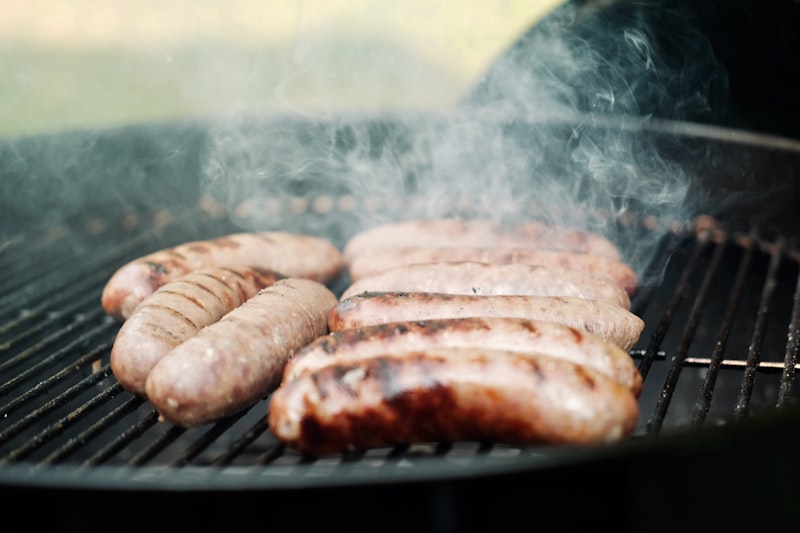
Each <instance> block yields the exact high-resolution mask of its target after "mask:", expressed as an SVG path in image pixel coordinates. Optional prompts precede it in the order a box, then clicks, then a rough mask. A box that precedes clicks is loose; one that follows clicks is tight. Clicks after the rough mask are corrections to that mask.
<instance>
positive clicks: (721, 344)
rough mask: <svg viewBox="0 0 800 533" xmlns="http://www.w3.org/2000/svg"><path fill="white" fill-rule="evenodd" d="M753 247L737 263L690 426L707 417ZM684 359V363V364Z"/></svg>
mask: <svg viewBox="0 0 800 533" xmlns="http://www.w3.org/2000/svg"><path fill="white" fill-rule="evenodd" d="M752 237H753V242H755V235H752ZM754 248H755V247H754V246H748V247H747V248H746V249H745V255H744V257H743V258H742V260H741V261H740V262H739V268H738V269H737V271H736V277H735V279H734V283H733V288H732V290H731V297H730V299H729V300H728V307H727V308H726V309H725V315H724V317H723V319H722V326H721V327H720V331H719V335H718V336H717V340H716V343H715V344H714V352H713V353H712V354H711V359H710V360H709V363H708V371H707V372H706V376H705V379H704V380H703V386H702V388H701V389H700V399H699V400H698V401H697V403H696V404H695V407H694V414H693V415H692V424H694V425H700V424H702V423H703V422H704V421H705V419H706V415H708V411H709V409H710V408H711V398H712V396H713V395H714V385H715V384H716V382H717V376H718V374H719V369H720V368H721V366H722V361H723V355H724V354H725V347H726V346H727V343H728V337H729V335H730V330H731V324H732V323H733V317H734V315H735V314H736V308H737V306H738V305H739V301H740V299H741V297H742V292H743V290H744V286H745V282H746V281H747V272H748V270H749V269H750V263H751V261H752V259H753V254H754ZM686 359H688V358H685V359H684V362H686Z"/></svg>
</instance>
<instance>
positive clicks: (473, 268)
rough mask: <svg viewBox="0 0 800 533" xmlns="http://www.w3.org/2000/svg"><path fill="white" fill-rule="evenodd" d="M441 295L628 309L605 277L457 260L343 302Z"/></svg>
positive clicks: (381, 282) (422, 266)
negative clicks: (560, 300)
mask: <svg viewBox="0 0 800 533" xmlns="http://www.w3.org/2000/svg"><path fill="white" fill-rule="evenodd" d="M389 291H392V292H439V293H446V294H475V295H486V296H489V295H498V294H522V295H535V296H571V297H577V298H588V299H591V300H602V301H606V302H609V303H612V304H615V305H619V306H620V307H623V308H624V309H630V307H631V300H630V296H629V295H628V293H627V292H625V289H623V288H622V287H620V286H619V285H617V284H616V283H615V282H614V281H613V280H611V279H609V278H602V277H599V276H595V275H592V274H589V273H586V272H582V271H580V270H574V269H571V268H560V267H548V266H541V265H525V264H509V265H495V264H491V263H476V262H470V261H461V262H453V263H417V264H411V265H403V266H399V267H395V268H391V269H389V270H385V271H383V272H379V273H378V274H375V275H372V276H369V277H367V278H361V279H360V280H358V281H355V282H353V283H352V284H351V285H350V286H349V287H348V288H347V289H346V290H345V291H344V292H343V293H342V296H341V299H345V298H349V297H350V296H354V295H356V294H359V293H362V292H389Z"/></svg>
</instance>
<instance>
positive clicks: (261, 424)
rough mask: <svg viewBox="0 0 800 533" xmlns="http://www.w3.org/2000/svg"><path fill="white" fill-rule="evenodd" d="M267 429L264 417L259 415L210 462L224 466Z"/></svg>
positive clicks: (267, 424)
mask: <svg viewBox="0 0 800 533" xmlns="http://www.w3.org/2000/svg"><path fill="white" fill-rule="evenodd" d="M268 429H269V423H268V422H267V418H266V417H261V418H259V419H258V420H256V422H255V424H253V425H252V426H251V427H250V428H249V429H248V430H247V431H246V432H245V433H244V434H243V435H242V436H241V437H239V439H237V440H236V442H234V443H233V444H232V445H231V446H230V447H229V448H228V449H227V450H226V451H225V453H223V454H221V455H220V456H219V457H217V458H216V459H215V460H214V461H213V462H212V463H211V464H212V465H213V466H224V465H227V464H229V463H230V462H231V461H233V460H234V459H235V458H236V457H237V456H239V454H241V453H242V451H244V450H245V448H247V447H248V446H249V445H250V444H252V443H253V442H254V441H255V440H256V439H257V438H258V437H260V436H261V435H263V434H264V432H266V431H267V430H268Z"/></svg>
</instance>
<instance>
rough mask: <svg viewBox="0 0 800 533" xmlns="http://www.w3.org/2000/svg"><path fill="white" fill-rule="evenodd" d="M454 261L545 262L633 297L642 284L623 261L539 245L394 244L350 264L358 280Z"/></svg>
mask: <svg viewBox="0 0 800 533" xmlns="http://www.w3.org/2000/svg"><path fill="white" fill-rule="evenodd" d="M454 261H475V262H480V263H493V264H528V265H544V266H551V267H561V268H570V269H575V270H581V271H584V272H589V273H591V274H595V275H598V276H602V277H607V278H610V279H613V280H614V281H615V282H617V284H618V285H619V286H620V287H622V288H623V289H625V291H626V292H627V293H628V294H629V295H631V296H632V295H633V294H634V293H635V292H636V290H637V288H638V284H639V279H638V275H637V274H636V272H635V271H634V270H633V269H632V268H631V267H630V266H629V265H628V264H627V263H625V262H623V261H619V260H616V259H611V258H609V257H606V256H602V255H596V254H587V253H580V252H570V251H564V250H545V249H537V248H501V247H475V246H436V247H432V246H405V247H392V248H385V249H378V250H374V251H372V252H365V253H362V254H360V255H358V256H356V257H354V258H353V260H352V261H351V262H350V265H349V266H348V271H349V274H350V279H351V280H352V281H357V280H359V279H361V278H365V277H368V276H372V275H375V274H377V273H379V272H383V271H385V270H389V269H391V268H394V267H397V266H401V265H409V264H414V263H447V262H454Z"/></svg>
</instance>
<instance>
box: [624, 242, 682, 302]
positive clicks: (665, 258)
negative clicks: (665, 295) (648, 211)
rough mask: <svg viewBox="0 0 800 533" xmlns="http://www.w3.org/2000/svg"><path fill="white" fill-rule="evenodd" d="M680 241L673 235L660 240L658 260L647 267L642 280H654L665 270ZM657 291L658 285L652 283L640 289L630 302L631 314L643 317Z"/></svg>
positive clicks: (656, 255)
mask: <svg viewBox="0 0 800 533" xmlns="http://www.w3.org/2000/svg"><path fill="white" fill-rule="evenodd" d="M680 240H681V239H680V237H679V236H678V235H676V234H675V233H669V234H667V235H666V236H665V237H664V238H662V240H661V243H660V244H659V250H658V251H657V253H656V254H655V257H656V258H657V259H658V260H657V261H654V262H653V263H651V264H650V265H649V266H648V268H647V270H646V271H645V272H644V274H643V276H642V278H643V279H646V280H647V279H654V278H656V277H657V276H659V275H661V273H663V272H664V271H665V270H666V268H667V265H668V264H669V260H670V258H671V257H672V255H673V253H674V252H675V250H676V248H677V246H678V243H679V242H680ZM657 291H658V285H656V284H653V283H649V284H647V285H644V286H643V287H641V288H640V289H639V290H638V291H637V293H636V296H635V299H634V301H633V302H631V303H632V306H631V312H633V314H635V315H638V316H644V313H645V310H646V309H647V307H648V306H649V305H650V301H651V300H652V297H653V295H654V294H656V292H657Z"/></svg>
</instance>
